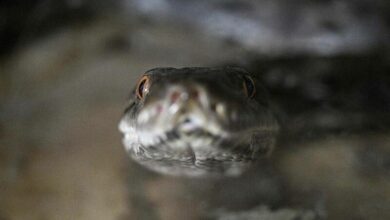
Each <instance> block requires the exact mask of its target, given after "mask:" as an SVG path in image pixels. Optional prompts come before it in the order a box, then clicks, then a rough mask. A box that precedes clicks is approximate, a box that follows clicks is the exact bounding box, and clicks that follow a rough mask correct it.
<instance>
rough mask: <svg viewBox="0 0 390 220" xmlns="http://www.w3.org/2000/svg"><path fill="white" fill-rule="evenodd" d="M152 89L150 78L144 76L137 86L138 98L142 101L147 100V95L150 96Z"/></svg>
mask: <svg viewBox="0 0 390 220" xmlns="http://www.w3.org/2000/svg"><path fill="white" fill-rule="evenodd" d="M149 88H150V79H149V76H143V77H142V78H141V79H140V80H139V82H138V84H137V89H136V93H137V97H138V99H140V100H142V99H144V98H145V95H146V94H148V92H149Z"/></svg>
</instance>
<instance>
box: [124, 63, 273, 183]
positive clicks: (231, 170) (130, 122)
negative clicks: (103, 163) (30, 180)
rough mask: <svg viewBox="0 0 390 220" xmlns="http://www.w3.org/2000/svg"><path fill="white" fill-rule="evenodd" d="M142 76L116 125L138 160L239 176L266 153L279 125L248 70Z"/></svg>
mask: <svg viewBox="0 0 390 220" xmlns="http://www.w3.org/2000/svg"><path fill="white" fill-rule="evenodd" d="M143 77H144V78H145V77H146V78H147V79H148V85H143V86H141V88H138V87H137V88H135V89H134V91H133V95H132V97H131V100H130V106H129V107H128V108H127V110H126V111H125V114H124V116H123V118H122V120H121V122H120V124H119V129H120V131H121V132H122V133H123V134H124V138H123V143H124V145H125V148H126V150H127V151H128V152H129V154H130V155H131V157H132V158H133V159H134V160H135V161H137V162H138V163H140V164H142V165H144V166H146V167H148V168H149V169H152V170H155V171H157V172H160V173H164V174H170V175H184V176H204V175H239V174H241V173H242V172H243V171H244V170H245V169H246V168H248V167H249V166H250V165H251V164H253V163H255V162H256V161H257V160H259V159H261V158H262V156H265V155H269V154H270V152H271V150H272V148H273V145H274V142H275V137H276V135H277V133H278V129H279V126H278V123H277V121H276V120H275V118H274V116H273V114H272V111H271V109H270V106H269V103H268V98H267V95H266V92H265V91H264V89H263V88H262V86H261V85H260V83H259V82H258V81H256V80H254V76H253V75H251V74H250V73H248V72H246V71H244V70H242V69H239V68H230V67H229V68H183V69H174V68H157V69H152V70H150V71H147V72H146V73H145V74H144V76H143ZM248 79H252V81H249V82H248ZM141 81H142V80H141ZM245 82H246V83H245ZM245 85H246V86H247V87H245ZM252 86H253V88H252ZM248 87H249V89H248ZM142 89H143V90H142ZM137 91H141V92H144V93H143V94H144V95H143V96H142V97H137ZM248 92H250V93H251V94H252V92H253V94H254V95H253V96H252V95H251V94H249V93H248Z"/></svg>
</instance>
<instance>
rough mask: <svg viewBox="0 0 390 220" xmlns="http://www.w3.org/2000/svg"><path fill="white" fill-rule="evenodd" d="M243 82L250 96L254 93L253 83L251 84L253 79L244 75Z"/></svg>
mask: <svg viewBox="0 0 390 220" xmlns="http://www.w3.org/2000/svg"><path fill="white" fill-rule="evenodd" d="M244 83H245V88H246V91H247V93H248V96H249V97H252V96H253V95H254V93H255V85H253V81H252V80H251V79H250V78H248V76H244Z"/></svg>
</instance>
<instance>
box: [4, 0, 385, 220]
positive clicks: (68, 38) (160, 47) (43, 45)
mask: <svg viewBox="0 0 390 220" xmlns="http://www.w3.org/2000/svg"><path fill="white" fill-rule="evenodd" d="M36 2H40V1H31V3H30V4H31V5H27V4H23V1H18V3H17V4H20V5H17V4H16V3H15V5H13V4H11V3H6V4H5V3H4V5H3V3H2V5H1V6H2V8H5V9H7V10H2V11H1V12H0V13H1V16H3V17H5V18H7V19H6V21H5V23H4V25H3V23H2V24H1V25H0V28H2V30H6V31H2V32H1V37H2V39H14V41H12V42H14V43H13V44H12V45H9V47H8V46H7V47H4V48H3V49H2V58H1V64H0V71H1V74H0V100H1V103H2V104H1V105H0V136H1V138H0V219H5V220H7V219H10V220H11V219H170V220H171V219H251V218H252V219H258V218H264V219H272V220H276V219H297V218H301V219H324V218H327V219H375V220H381V219H390V215H389V212H388V210H389V208H390V199H389V198H390V194H389V193H390V179H389V166H390V165H389V164H390V146H389V145H390V139H389V127H390V115H389V114H390V113H389V112H390V111H389V110H390V102H389V100H390V88H389V87H390V79H389V76H388V72H389V64H388V63H389V62H388V61H389V58H388V57H389V56H388V52H387V48H386V46H383V47H378V46H381V45H372V44H371V43H368V44H365V43H367V42H371V41H366V40H367V39H363V40H362V41H359V39H360V38H363V35H360V34H359V33H360V32H354V33H357V34H356V35H353V36H354V37H356V39H355V38H354V40H356V41H353V42H354V43H356V42H360V43H361V44H362V45H363V44H364V46H362V47H361V48H360V49H359V50H356V51H355V50H353V48H352V50H345V51H346V53H343V52H340V53H336V54H335V55H332V56H327V57H318V53H317V52H318V51H317V52H316V50H312V49H310V47H304V48H303V50H295V49H294V48H290V47H284V46H283V47H282V49H283V50H281V48H280V47H279V48H275V50H274V51H277V52H278V53H273V54H272V55H273V57H272V58H271V57H269V56H267V53H268V52H269V50H268V49H269V48H268V49H267V48H266V50H261V49H260V50H259V49H256V48H254V47H253V48H252V47H251V46H248V45H247V44H242V42H240V40H239V39H237V38H236V37H237V36H241V35H240V34H237V35H234V36H235V38H233V39H232V38H230V37H229V36H227V35H218V34H215V33H214V32H207V31H205V32H203V29H202V28H203V27H204V26H203V23H199V22H200V21H199V20H194V21H193V22H192V21H188V20H187V17H188V16H187V15H181V14H178V16H179V18H182V19H177V18H178V17H174V18H175V19H169V13H168V20H166V19H165V18H164V19H157V20H156V19H155V17H153V16H154V14H153V16H151V17H148V16H147V15H145V14H142V13H130V11H131V10H138V9H136V8H132V7H123V8H122V10H121V11H118V10H117V9H113V8H115V7H114V6H113V8H109V9H107V10H109V11H110V12H109V13H108V12H107V13H102V12H103V11H105V10H106V9H102V8H103V7H102V8H100V6H101V5H100V4H99V6H97V3H96V5H95V3H91V1H59V2H61V3H62V4H65V5H68V3H69V2H73V3H72V4H71V5H73V6H72V7H75V8H76V9H75V8H72V7H70V9H69V10H68V9H67V10H66V11H67V12H65V15H66V16H62V15H61V14H56V13H53V14H55V16H54V15H53V14H52V13H49V14H50V16H47V17H46V16H45V15H47V13H46V12H47V11H46V9H45V6H47V8H48V9H50V10H53V12H54V11H55V10H56V7H54V8H51V7H52V6H50V7H49V4H47V3H44V2H43V1H42V3H40V4H39V7H38V6H36V5H35V3H36ZM45 2H46V1H45ZM47 2H49V1H47ZM77 2H80V4H79V3H77ZM129 2H131V1H128V3H129ZM150 2H157V1H150ZM164 2H166V3H169V4H173V3H174V2H176V1H164ZM186 2H187V1H186ZM216 2H218V1H215V2H214V6H213V7H215V8H219V7H220V6H219V5H218V4H217V3H216ZM259 2H260V3H259V4H262V3H261V2H263V1H259ZM264 2H265V1H264ZM275 2H277V3H275V4H276V5H274V6H272V4H268V6H267V7H268V8H269V9H270V11H272V10H273V9H272V8H276V9H275V10H276V11H281V8H284V7H286V8H290V6H288V5H284V3H283V1H275ZM331 2H333V1H329V2H328V1H321V3H318V5H317V3H313V4H312V5H311V7H314V8H317V7H318V8H321V7H323V6H324V7H327V8H328V10H329V8H334V7H335V8H339V9H340V10H339V11H338V12H337V13H338V16H336V17H335V18H334V19H333V20H332V22H333V23H332V22H331V23H332V24H329V22H326V21H325V23H326V24H328V25H326V26H327V27H331V28H330V29H327V30H328V31H336V32H337V30H340V29H339V28H333V27H336V26H337V27H338V25H341V29H342V30H352V29H353V28H352V29H348V28H346V29H343V27H345V26H342V25H346V27H349V25H352V24H351V23H353V22H355V19H356V18H355V17H354V15H362V14H359V13H363V14H364V15H365V16H359V18H360V19H362V20H359V22H361V24H360V25H363V26H364V25H367V24H372V23H370V22H369V20H371V19H374V20H375V19H377V20H378V21H379V20H380V22H379V23H381V24H382V22H383V21H384V20H385V19H386V17H388V16H387V11H386V8H388V5H387V3H386V2H385V1H380V0H377V1H370V2H369V3H367V2H365V1H357V2H360V3H356V5H353V7H352V6H351V5H349V4H348V3H342V4H341V6H340V5H338V6H334V5H328V4H335V3H331ZM183 4H185V3H181V5H179V6H181V7H183V8H184V9H183V10H184V11H185V10H187V7H188V5H183ZM338 4H339V3H338ZM21 5H23V7H21ZM50 5H55V3H50ZM77 5H83V7H82V8H91V9H93V10H90V12H91V13H86V12H85V10H84V9H83V10H77ZM126 5H129V4H126ZM130 5H131V4H130ZM367 5H368V6H369V7H362V6H367ZM168 6H169V5H168ZM201 6H202V7H208V5H207V3H204V2H202V4H201ZM244 6H245V5H244ZM244 6H242V7H239V5H236V6H234V5H233V6H232V4H230V5H229V4H227V5H224V7H222V6H221V7H222V9H220V10H222V11H223V12H224V13H230V12H232V13H233V14H232V15H237V16H241V14H242V13H241V12H237V11H236V10H232V9H229V8H231V7H233V8H239V10H240V11H245V10H251V13H254V15H256V13H260V15H261V17H262V18H263V19H265V20H264V22H265V23H267V22H271V21H272V20H273V19H275V18H284V17H282V16H283V15H280V14H279V15H278V13H275V14H272V15H268V16H266V14H264V13H265V12H261V11H260V12H258V11H256V8H252V9H251V8H250V7H249V8H248V7H244ZM282 6H283V7H282ZM379 6H380V7H379ZM343 7H344V9H343V10H341V9H342V8H343ZM30 8H33V9H34V10H30ZM37 8H40V9H37ZM41 8H43V9H45V10H43V11H44V12H45V13H43V12H42V9H41ZM169 8H171V7H169ZM304 8H305V7H304V5H301V6H299V7H295V8H294V9H291V10H292V11H294V10H298V9H299V11H301V12H305V16H309V15H310V16H314V17H318V18H320V17H323V16H320V15H318V16H315V15H316V14H317V13H319V12H318V11H317V10H314V11H311V9H310V8H309V9H307V10H304ZM359 8H360V9H362V8H367V9H370V10H368V11H367V12H362V11H361V10H358V9H359ZM378 8H381V9H380V10H379V9H378ZM8 9H9V10H8ZM22 9H23V10H22ZM115 10H117V11H115ZM123 10H126V11H123ZM169 10H171V9H169ZM172 10H175V9H172ZM176 10H178V9H176ZM197 10H199V9H197ZM207 10H208V9H207ZM237 10H238V9H237ZM376 10H378V11H376ZM4 11H6V12H4ZM18 11H19V12H21V11H22V12H23V13H11V12H18ZM31 11H34V13H33V14H34V16H30V13H32V12H31ZM87 11H88V10H87ZM113 11H115V13H112V12H113ZM282 11H285V10H282ZM68 12H71V14H72V13H75V14H78V15H79V14H84V15H85V18H88V19H85V20H84V19H82V21H83V22H79V20H78V19H75V20H72V19H68V18H69V16H70V15H71V14H67V13H68ZM119 12H120V13H119ZM195 12H196V10H195ZM352 12H353V13H352ZM349 13H352V14H349ZM36 14H38V15H41V17H40V16H36ZM92 14H93V15H94V16H91V15H92ZM101 14H104V15H101ZM114 14H115V15H114ZM373 14H375V16H374V17H375V18H372V16H373ZM22 15H25V16H22ZM342 15H345V17H343V16H342ZM347 15H348V16H347ZM53 16H54V18H56V19H54V18H53ZM180 16H183V17H180ZM302 16H303V15H302ZM25 17H28V18H30V17H31V19H30V20H31V21H34V19H36V17H38V18H39V19H38V21H37V22H36V23H34V22H33V23H34V25H37V26H34V27H40V28H41V29H40V30H45V31H37V32H34V34H32V33H31V30H30V29H29V28H19V27H20V26H19V25H21V26H24V27H25V25H26V24H27V23H28V22H27V23H26V20H29V19H26V18H25ZM70 17H72V16H70ZM75 17H77V16H75ZM254 17H256V16H254ZM11 18H12V19H11ZM59 18H61V19H59ZM77 18H79V17H77ZM336 18H337V19H336ZM51 19H53V20H51ZM62 19H63V20H62ZM246 19H249V18H246ZM267 19H270V20H267ZM295 19H296V17H295V16H292V19H290V20H295ZM365 19H366V20H365ZM42 20H44V21H45V22H48V23H50V22H49V21H53V23H52V25H42V26H41V25H40V24H44V23H45V22H43V23H40V22H39V21H42ZM178 20H183V22H184V23H181V22H179V21H178ZM285 20H287V21H288V20H289V19H287V18H285V19H280V20H279V21H278V22H279V25H278V26H277V27H278V29H277V30H285V28H284V27H285V26H283V25H281V24H283V21H285ZM62 21H66V22H62ZM238 21H242V20H240V19H239V20H238ZM342 21H345V22H342ZM363 21H366V22H363ZM12 22H14V23H12ZM307 22H308V21H307ZM334 22H336V24H337V25H335V24H334ZM309 23H310V22H309ZM320 23H321V22H320ZM12 24H18V26H16V27H15V26H12ZM304 24H305V25H302V26H300V25H296V24H295V26H292V27H291V28H292V29H294V28H299V30H300V31H302V32H300V33H305V31H304V30H305V27H306V25H309V24H307V23H305V22H304ZM321 24H323V23H321ZM193 25H194V26H195V27H196V28H193ZM214 25H215V24H214ZM310 25H314V26H310ZM310 25H309V27H311V28H313V27H315V24H311V23H310ZM352 26H353V25H352ZM53 27H54V28H53ZM356 27H357V26H354V28H356ZM359 27H362V26H359ZM372 28H374V29H375V30H376V31H375V36H382V35H385V34H386V33H387V32H386V30H385V29H382V26H381V25H378V26H377V27H372ZM32 29H33V28H32ZM20 30H23V31H20ZM307 30H318V29H316V28H314V29H310V28H309V29H307ZM325 32H326V31H325ZM224 33H225V32H224ZM277 33H280V34H284V33H288V32H277ZM295 33H296V32H295ZM313 33H318V34H319V35H321V33H322V32H321V31H319V32H313ZM370 33H371V32H370ZM12 34H16V35H12ZM373 35H374V32H373ZM4 36H8V37H7V38H4ZM12 36H20V37H17V38H12ZM30 36H33V37H30ZM251 36H252V35H251ZM344 36H347V35H344ZM348 36H349V35H348ZM379 38H380V37H379ZM267 39H268V38H267ZM285 39H286V41H288V37H286V38H285ZM7 42H10V41H7ZM375 42H377V41H375ZM378 42H379V41H378ZM273 43H275V42H273ZM272 45H273V46H275V44H270V46H271V47H272ZM283 45H288V43H287V42H286V43H284V44H283ZM292 45H295V44H293V43H292ZM299 45H300V44H297V47H299ZM309 46H310V45H309ZM243 48H245V49H243ZM260 48H262V47H260ZM289 48H290V49H291V50H293V51H294V52H293V53H292V54H298V55H297V56H292V55H290V56H288V57H286V56H280V53H279V52H280V51H284V50H289ZM308 48H309V49H308ZM362 48H366V49H367V48H368V49H367V50H366V49H362ZM378 48H379V49H378ZM339 49H340V50H333V51H344V49H345V48H344V49H343V47H341V48H339ZM349 49H350V48H349ZM299 51H300V52H299ZM354 51H355V52H357V51H359V53H355V52H354ZM301 53H302V54H301ZM278 54H279V55H278ZM313 54H315V56H314V55H313ZM320 54H322V53H320ZM325 54H327V53H325ZM227 64H229V65H231V64H234V65H240V66H243V67H245V68H247V69H248V70H249V71H251V72H254V73H257V74H259V75H260V76H261V78H262V80H263V81H264V84H265V86H266V87H267V89H268V90H269V92H270V96H271V99H272V102H273V105H274V107H275V114H276V115H277V117H278V119H279V121H280V122H281V131H280V137H279V139H278V143H277V146H276V150H275V152H274V153H273V155H272V157H270V158H269V159H268V160H264V161H261V163H260V164H258V165H257V166H255V167H253V168H252V169H250V170H249V171H248V172H246V173H245V174H244V175H243V176H240V177H234V178H195V179H192V178H182V177H168V176H163V175H159V174H156V173H153V172H150V171H148V170H145V169H144V168H142V167H141V166H139V165H137V164H136V163H134V162H132V161H130V160H129V159H128V157H127V155H126V152H125V150H124V149H123V147H122V144H121V135H120V133H119V131H118V130H117V123H118V122H119V119H120V117H121V115H122V110H123V109H124V108H125V106H126V105H127V104H128V103H126V99H127V97H128V94H129V92H130V89H131V88H132V87H133V86H134V84H135V83H136V82H135V80H137V79H138V76H139V75H140V74H142V73H143V71H145V70H147V69H150V68H153V67H158V66H175V67H182V66H223V65H227Z"/></svg>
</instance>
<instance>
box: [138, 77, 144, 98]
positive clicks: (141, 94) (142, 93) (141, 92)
mask: <svg viewBox="0 0 390 220" xmlns="http://www.w3.org/2000/svg"><path fill="white" fill-rule="evenodd" d="M145 82H146V80H143V81H142V82H141V84H139V87H138V94H139V95H140V96H141V97H142V96H144V88H145Z"/></svg>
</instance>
